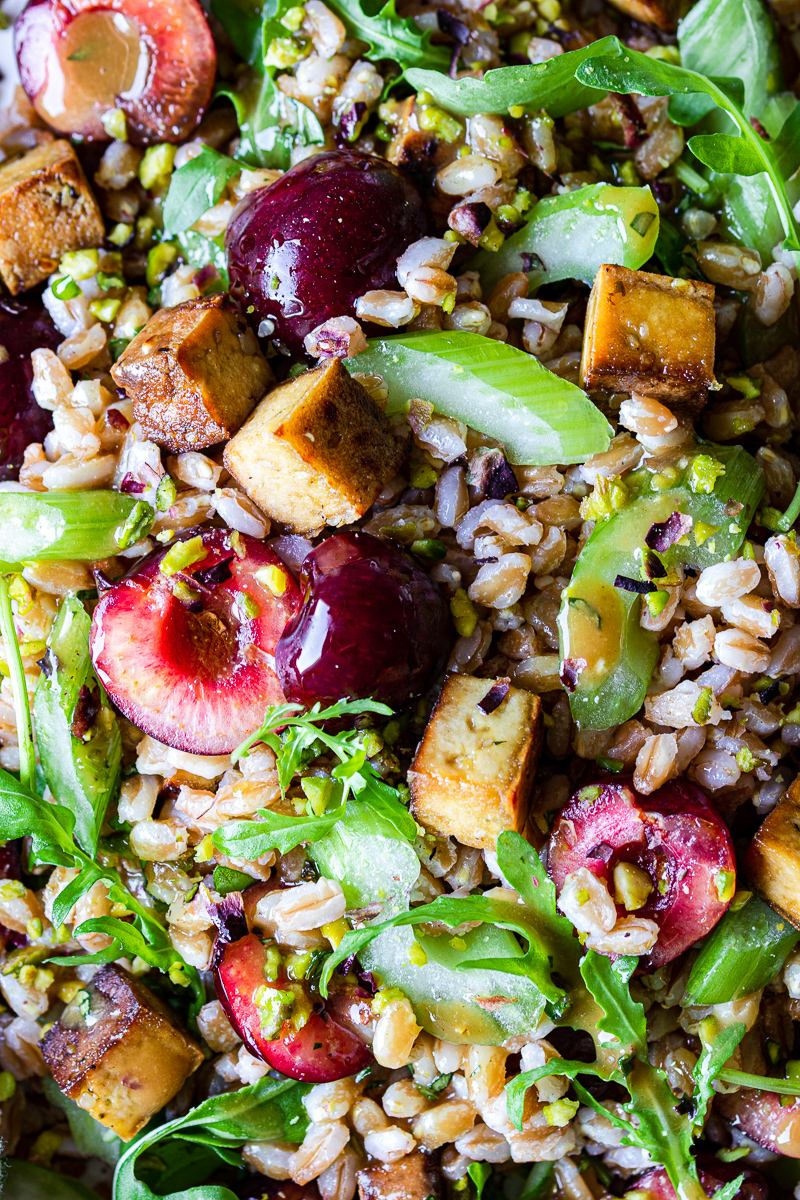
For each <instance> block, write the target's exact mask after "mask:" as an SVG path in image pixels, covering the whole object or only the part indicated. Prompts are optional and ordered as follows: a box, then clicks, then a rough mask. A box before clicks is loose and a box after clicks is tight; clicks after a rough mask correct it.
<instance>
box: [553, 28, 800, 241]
mask: <svg viewBox="0 0 800 1200" xmlns="http://www.w3.org/2000/svg"><path fill="white" fill-rule="evenodd" d="M576 74H577V77H578V79H579V80H581V82H583V83H587V84H589V85H590V86H594V87H603V88H606V89H607V90H608V91H612V92H623V93H625V94H631V93H634V94H639V95H645V96H677V97H684V96H690V95H701V96H707V97H708V98H709V99H710V100H711V101H712V102H713V105H714V106H716V108H718V109H719V110H721V112H723V113H724V114H726V115H727V116H728V117H729V118H730V121H731V122H732V124H733V126H734V127H735V128H736V129H737V130H738V133H739V136H740V138H741V140H742V141H743V142H746V143H748V144H749V147H750V153H749V154H748V156H747V157H745V151H744V150H743V149H739V150H737V152H736V153H737V155H738V156H739V160H740V161H742V162H744V163H745V165H748V167H752V164H753V162H754V160H755V158H758V160H759V162H760V163H761V168H760V171H759V172H758V173H759V174H762V173H763V175H764V176H765V179H766V181H767V184H768V186H769V190H770V192H771V194H772V198H773V200H774V203H775V207H776V209H777V211H778V215H779V217H780V220H781V224H782V226H783V231H784V234H785V239H786V240H785V241H784V247H785V249H787V250H800V228H798V224H797V221H796V219H795V216H794V213H793V211H792V204H791V202H790V200H789V197H788V195H787V193H786V180H785V178H784V177H783V175H782V173H781V169H780V165H779V162H780V161H782V160H779V157H778V154H777V152H776V151H775V149H774V147H773V146H772V145H771V143H770V142H768V141H765V140H764V139H763V138H761V137H760V136H759V134H758V133H757V132H756V130H755V129H754V128H753V126H752V125H751V123H750V120H749V118H748V117H747V116H746V115H745V113H744V111H743V108H742V106H743V104H744V85H743V83H742V81H741V80H740V79H731V78H724V79H722V78H712V77H706V76H704V75H700V74H698V73H697V72H696V71H689V70H686V68H684V67H677V66H675V65H674V64H672V63H668V62H666V61H664V60H657V59H653V58H650V57H648V55H646V54H641V53H640V52H639V51H637V50H631V49H629V48H628V47H625V46H623V45H622V43H621V42H617V44H616V47H615V52H614V53H612V54H609V55H607V56H604V57H602V58H591V59H588V60H587V61H586V62H583V63H581V64H580V65H579V66H578V69H577V72H576ZM679 108H684V105H683V103H681V104H678V102H675V103H673V104H671V105H670V115H671V116H672V117H673V119H678V118H683V120H684V123H694V121H696V120H697V116H696V113H691V114H690V115H691V120H689V121H686V120H685V118H686V115H687V114H686V113H685V111H684V112H679V111H678V110H679ZM702 137H703V140H702V141H701V142H699V143H698V144H699V147H700V149H701V151H702V154H703V161H704V162H705V164H706V166H709V167H711V168H712V170H715V171H719V172H722V173H724V172H726V171H727V170H728V168H729V166H730V164H731V162H732V161H736V160H735V159H734V158H732V156H731V146H730V135H728V134H711V135H702ZM690 146H691V143H690ZM751 174H755V171H753V170H748V172H747V175H746V176H745V178H747V177H749V175H751Z"/></svg>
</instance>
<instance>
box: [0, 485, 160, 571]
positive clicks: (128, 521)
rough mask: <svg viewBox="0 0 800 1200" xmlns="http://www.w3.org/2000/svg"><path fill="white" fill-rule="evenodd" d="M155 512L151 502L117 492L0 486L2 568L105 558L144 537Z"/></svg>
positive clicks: (0, 563) (0, 564)
mask: <svg viewBox="0 0 800 1200" xmlns="http://www.w3.org/2000/svg"><path fill="white" fill-rule="evenodd" d="M154 516H155V512H154V510H153V507H152V505H150V504H147V503H146V502H145V501H144V500H137V498H136V497H135V496H125V495H122V494H120V493H119V492H110V491H96V492H0V568H2V570H4V571H8V570H10V569H11V568H12V567H14V568H16V567H18V566H19V565H20V564H21V563H23V562H31V561H38V560H44V559H54V558H72V559H83V560H86V561H89V562H97V561H98V559H101V558H109V557H110V556H111V555H112V554H116V553H117V552H118V551H119V550H124V549H125V547H126V546H132V545H133V544H134V543H135V542H138V541H140V540H141V539H142V538H143V537H146V535H147V534H148V533H149V532H150V528H151V526H152V524H153V517H154Z"/></svg>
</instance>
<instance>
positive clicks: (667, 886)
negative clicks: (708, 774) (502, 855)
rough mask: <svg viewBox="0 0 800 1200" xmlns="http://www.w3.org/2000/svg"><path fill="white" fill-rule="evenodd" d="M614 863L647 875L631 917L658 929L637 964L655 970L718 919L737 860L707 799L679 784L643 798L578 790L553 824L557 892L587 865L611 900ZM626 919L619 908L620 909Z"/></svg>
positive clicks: (627, 791)
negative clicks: (645, 893) (648, 887)
mask: <svg viewBox="0 0 800 1200" xmlns="http://www.w3.org/2000/svg"><path fill="white" fill-rule="evenodd" d="M618 863H633V864H634V865H635V866H637V867H639V868H641V869H642V870H643V871H645V872H646V874H647V875H648V876H649V877H650V881H651V884H652V891H651V892H650V895H649V897H648V899H647V902H646V903H645V904H644V905H643V906H642V907H641V908H638V909H637V910H636V911H635V915H636V916H639V917H647V918H649V919H650V920H652V921H655V922H656V924H657V925H658V926H659V934H658V941H657V942H656V945H655V946H654V947H653V949H652V950H651V951H650V953H649V954H647V955H642V956H641V958H640V959H639V965H640V967H641V968H642V969H644V970H646V971H655V970H656V969H657V968H658V967H661V966H663V965H664V964H665V963H668V962H671V961H672V960H673V959H674V958H677V957H678V955H679V954H682V953H683V951H684V950H686V949H687V948H688V947H689V946H691V945H692V943H693V942H696V941H697V940H698V939H699V938H701V937H703V936H704V935H705V934H706V933H708V932H709V930H710V929H713V927H714V926H715V925H716V924H717V922H718V921H719V920H720V919H721V917H722V915H723V914H724V912H725V910H726V909H727V907H728V904H729V903H730V900H731V897H732V896H733V892H734V885H735V879H736V860H735V857H734V853H733V845H732V843H731V839H730V834H729V833H728V830H727V828H726V826H725V824H724V822H723V821H722V820H721V818H720V817H719V816H718V814H717V813H716V812H715V811H714V809H713V808H712V807H711V805H710V803H709V802H708V800H707V799H706V797H705V795H704V794H703V793H702V792H701V791H700V790H699V789H698V788H696V787H693V786H692V785H691V784H688V783H684V782H682V781H676V782H674V783H668V784H666V786H665V787H663V788H660V789H659V790H658V791H657V792H653V794H652V795H650V796H641V795H639V794H638V793H637V792H635V791H634V790H633V788H632V787H631V786H630V785H629V784H626V783H620V782H615V783H598V784H597V785H594V786H591V787H584V788H581V790H580V791H579V792H576V793H575V795H574V796H573V797H572V798H571V799H570V800H569V801H568V803H567V804H566V806H565V807H564V808H563V809H562V810H561V812H560V813H559V816H558V820H557V821H556V823H555V825H554V826H553V831H552V834H551V838H550V849H549V854H548V868H547V869H548V872H549V874H550V876H551V878H552V879H553V882H554V883H555V885H556V888H557V890H558V891H559V892H560V891H561V888H562V887H563V886H564V881H565V879H566V878H567V876H568V875H570V874H572V872H573V871H577V870H578V869H579V868H581V867H586V868H588V870H590V871H591V872H592V873H593V874H594V875H596V876H597V877H598V878H599V879H602V880H603V882H604V883H605V884H606V885H607V887H608V889H609V891H610V892H611V893H612V894H613V892H614V884H613V874H614V868H615V867H616V866H617V864H618ZM618 913H619V915H620V916H624V915H626V914H625V910H624V908H618Z"/></svg>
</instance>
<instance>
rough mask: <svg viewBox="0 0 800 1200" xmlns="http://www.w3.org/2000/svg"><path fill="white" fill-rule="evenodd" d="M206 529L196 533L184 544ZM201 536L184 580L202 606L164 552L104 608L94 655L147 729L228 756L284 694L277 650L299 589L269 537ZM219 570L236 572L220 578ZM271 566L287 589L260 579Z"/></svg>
mask: <svg viewBox="0 0 800 1200" xmlns="http://www.w3.org/2000/svg"><path fill="white" fill-rule="evenodd" d="M197 536H198V534H197V532H196V531H192V530H188V531H187V532H186V533H185V534H182V535H181V537H180V538H178V539H177V541H178V542H185V541H187V540H188V539H189V538H191V537H197ZM199 536H200V537H201V538H202V549H203V550H204V552H205V553H204V554H203V556H202V557H201V558H199V559H198V560H197V561H196V562H193V563H192V564H191V565H189V566H188V567H186V568H185V570H183V571H182V572H180V579H181V581H183V582H184V583H185V584H186V585H188V586H189V587H190V588H192V589H194V590H197V591H199V592H200V594H201V600H200V601H199V602H198V603H199V605H201V606H202V611H200V612H194V611H192V606H191V605H188V606H187V604H186V603H185V602H184V601H182V600H180V599H178V598H177V597H176V596H175V594H174V593H173V590H172V588H173V583H174V580H175V578H176V577H175V576H172V575H164V574H163V573H162V572H161V570H160V564H161V563H162V561H163V559H164V557H165V555H166V554H167V553H168V551H167V550H166V549H164V550H156V551H155V552H154V553H153V554H150V555H148V556H147V557H146V558H144V559H143V560H142V561H141V562H140V563H138V564H137V565H136V566H135V567H134V568H133V569H132V571H131V572H130V573H129V574H128V575H126V576H125V577H124V578H123V579H122V580H120V581H119V582H118V583H115V584H114V585H113V586H112V587H111V588H110V589H109V590H108V591H107V592H106V593H105V595H104V596H103V598H102V599H101V601H100V603H99V604H98V605H97V608H96V609H95V611H94V615H93V617H92V632H91V639H90V646H91V653H92V661H93V662H94V666H95V670H96V671H97V673H98V675H99V677H100V679H101V681H102V683H103V686H104V687H105V689H106V691H107V692H108V694H109V695H110V696H111V698H112V700H113V701H114V703H115V704H116V706H117V707H118V708H119V710H120V712H122V713H123V714H124V715H125V716H126V717H127V718H128V719H129V720H130V721H132V722H133V724H134V725H136V727H137V728H138V729H141V730H142V731H143V732H144V733H148V734H150V736H151V737H154V738H155V739H156V740H157V741H159V742H162V743H164V744H165V745H167V746H173V747H174V748H175V749H177V750H185V751H188V752H189V753H190V754H229V753H230V752H231V750H234V749H235V748H236V746H238V745H239V744H240V743H241V742H242V741H244V739H245V738H246V737H247V736H248V734H250V733H252V732H253V731H254V730H255V729H258V727H259V726H260V725H261V722H262V721H263V719H264V711H265V709H266V708H267V707H268V706H269V705H272V704H282V703H283V701H284V696H283V693H282V691H281V688H280V684H279V683H278V680H277V677H276V675H275V669H274V665H273V664H274V658H273V655H274V653H275V646H276V644H277V641H278V638H279V637H280V635H281V633H282V632H283V628H284V626H285V624H286V622H287V620H288V619H289V617H290V616H292V614H293V613H294V611H295V609H296V608H297V606H298V605H299V603H300V591H299V589H298V587H297V584H296V583H295V581H294V579H293V578H292V576H291V575H290V574H289V572H288V571H287V570H286V568H285V566H284V565H283V563H282V562H281V560H280V559H279V558H278V557H277V555H276V554H274V553H273V552H272V551H271V550H270V549H269V547H268V546H265V545H264V543H263V542H259V541H256V539H255V538H251V537H247V536H245V535H244V534H235V535H234V534H232V533H231V531H230V530H226V529H211V530H206V531H205V532H204V533H202V534H200V535H199ZM173 544H174V543H173ZM239 554H241V555H242V557H239ZM214 568H217V572H218V573H219V574H221V575H227V578H225V579H223V580H222V581H219V582H215V581H214V578H213V571H214ZM264 568H269V569H272V570H273V571H277V572H279V575H278V578H279V579H280V581H281V585H282V586H283V588H284V591H283V592H282V593H281V594H280V595H275V594H274V593H273V591H272V590H271V589H270V588H269V586H268V583H267V582H261V581H260V580H259V577H258V573H259V572H260V571H262V570H263V569H264ZM242 595H244V596H246V597H248V598H249V601H250V602H252V604H253V605H254V608H253V610H252V612H253V615H248V611H247V610H246V609H244V608H243V607H242V603H241V599H240V597H241V596H242Z"/></svg>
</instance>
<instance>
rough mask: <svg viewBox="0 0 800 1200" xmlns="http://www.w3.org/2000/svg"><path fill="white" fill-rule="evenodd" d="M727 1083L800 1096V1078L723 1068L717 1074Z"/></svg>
mask: <svg viewBox="0 0 800 1200" xmlns="http://www.w3.org/2000/svg"><path fill="white" fill-rule="evenodd" d="M717 1078H718V1079H721V1080H723V1082H725V1083H738V1084H739V1085H740V1086H741V1087H748V1088H757V1089H758V1091H760V1092H777V1094H778V1095H779V1096H800V1080H794V1079H770V1078H769V1076H767V1075H750V1074H749V1072H747V1071H734V1070H733V1069H731V1070H727V1069H723V1070H722V1071H720V1073H719V1075H718V1076H717Z"/></svg>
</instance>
